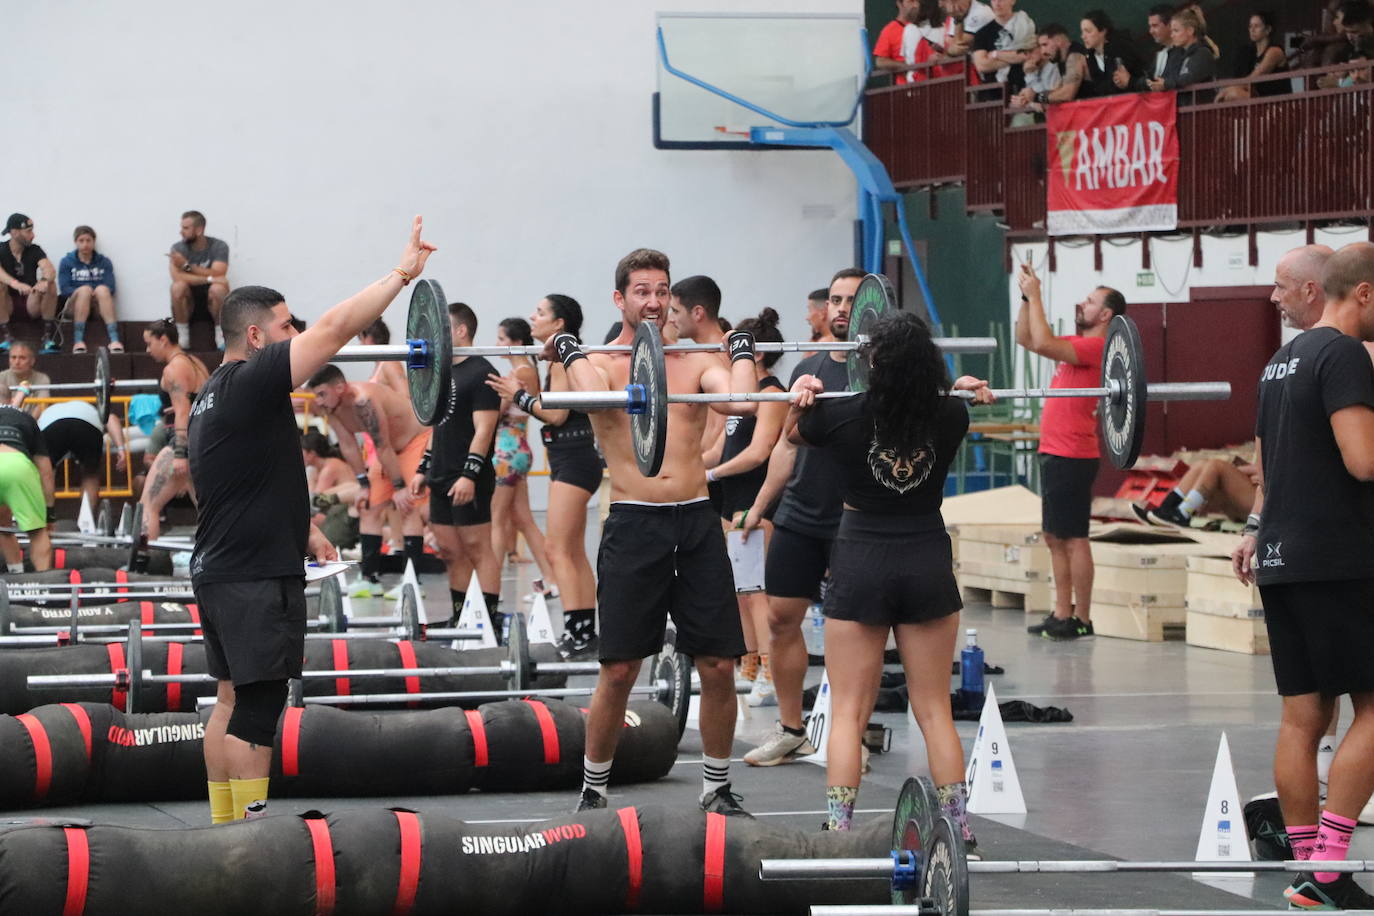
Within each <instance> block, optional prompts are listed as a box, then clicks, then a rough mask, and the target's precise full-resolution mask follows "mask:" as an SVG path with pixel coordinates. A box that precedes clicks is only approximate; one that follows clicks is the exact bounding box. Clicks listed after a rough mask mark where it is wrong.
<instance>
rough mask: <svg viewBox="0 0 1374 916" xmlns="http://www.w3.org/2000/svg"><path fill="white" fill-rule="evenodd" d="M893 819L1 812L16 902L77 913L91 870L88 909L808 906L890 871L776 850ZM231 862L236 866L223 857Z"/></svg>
mask: <svg viewBox="0 0 1374 916" xmlns="http://www.w3.org/2000/svg"><path fill="white" fill-rule="evenodd" d="M891 830H892V828H891V822H890V820H889V819H886V818H881V819H875V820H874V821H872V822H871V823H869V824H866V825H864V826H863V827H861V828H860V829H858V830H856V831H854V832H852V833H820V832H817V833H801V832H797V831H787V830H780V829H776V828H771V827H768V826H766V825H764V824H762V823H761V822H759V821H752V820H747V819H744V818H725V817H722V816H720V815H703V814H702V813H701V812H700V811H696V810H693V809H691V808H687V807H683V808H679V809H673V810H666V809H662V808H623V809H620V810H602V811H587V812H583V813H581V814H578V815H574V816H570V817H565V818H557V819H554V820H551V821H543V822H539V823H537V824H531V825H509V824H507V825H485V824H483V825H475V824H466V823H464V822H462V821H459V820H457V819H455V818H451V817H447V816H444V815H439V814H417V813H414V812H409V811H402V810H387V809H351V810H346V811H341V812H338V813H335V814H327V815H322V814H320V813H319V812H307V813H306V814H304V815H301V816H296V815H281V816H272V817H265V818H259V819H257V820H252V821H237V822H234V823H232V824H224V825H220V826H215V827H200V828H189V829H179V830H155V829H146V828H145V829H139V828H130V827H111V826H90V827H86V826H80V825H74V826H68V825H63V824H57V823H53V822H50V821H44V822H34V823H27V824H25V823H16V824H11V825H6V826H3V827H0V903H3V904H4V905H5V908H6V912H16V913H19V912H22V913H35V914H38V913H61V912H63V911H64V907H65V906H66V905H67V904H68V888H69V887H77V888H79V887H81V886H83V884H84V886H85V888H86V893H85V899H84V901H76V902H77V903H78V904H79V909H80V910H81V911H82V912H84V913H85V914H86V916H106V914H124V913H129V912H146V913H153V912H157V913H196V914H197V916H220V914H224V916H231V914H240V913H245V912H252V913H255V914H259V916H297V914H299V916H309V914H314V913H318V912H325V911H330V912H333V913H336V914H339V916H351V914H359V916H361V914H372V913H391V912H402V913H410V914H414V916H428V914H434V916H441V914H442V916H450V914H452V913H454V912H472V913H482V914H505V913H510V914H522V916H523V914H531V913H621V912H630V911H643V912H651V913H701V912H722V913H796V914H802V913H806V912H807V911H808V908H809V907H810V906H811V905H812V904H827V903H880V902H886V900H887V899H888V882H887V881H886V880H882V879H870V880H862V881H854V880H831V881H814V882H806V881H782V882H779V881H770V882H766V883H765V882H764V881H762V880H761V879H760V878H759V876H758V869H759V861H760V860H761V859H764V858H796V857H808V858H841V857H845V858H847V857H877V856H883V855H885V854H886V853H887V847H888V842H889V838H890V835H891ZM708 832H709V833H710V834H711V835H712V837H713V838H714V840H713V841H712V842H710V843H708V841H707V835H708ZM708 847H709V849H710V852H709V853H708ZM83 849H84V850H87V851H88V855H89V867H88V869H87V870H86V873H85V874H84V875H83V874H81V873H80V872H79V871H78V872H77V873H75V874H73V873H71V872H70V866H69V863H71V862H75V863H76V864H77V868H78V869H79V868H80V865H81V864H82V862H83V860H84V857H83V856H82V855H80V854H79V853H80V851H81V850H83ZM73 850H75V851H76V852H77V853H78V854H76V855H73V854H72V852H73ZM636 851H638V854H639V855H638V857H637V858H636V856H635V852H636ZM216 862H218V863H226V862H231V863H233V867H232V868H228V867H218V868H217V867H208V866H207V863H216ZM636 864H637V867H636ZM331 873H332V874H331ZM708 873H711V874H719V878H718V879H714V880H713V879H708V878H707V877H706V876H707V874H708ZM83 877H84V878H85V879H86V880H85V881H84V882H83V881H82V878H83ZM636 879H637V886H636V884H635V880H636ZM455 908H457V909H455Z"/></svg>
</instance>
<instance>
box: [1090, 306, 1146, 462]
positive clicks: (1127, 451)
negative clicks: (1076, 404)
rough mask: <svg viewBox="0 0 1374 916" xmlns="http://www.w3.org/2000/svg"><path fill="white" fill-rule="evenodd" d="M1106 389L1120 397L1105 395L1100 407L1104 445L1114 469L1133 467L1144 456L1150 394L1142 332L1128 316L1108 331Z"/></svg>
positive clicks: (1104, 367) (1104, 358) (1104, 355)
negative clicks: (1142, 454) (1142, 447)
mask: <svg viewBox="0 0 1374 916" xmlns="http://www.w3.org/2000/svg"><path fill="white" fill-rule="evenodd" d="M1102 387H1103V388H1116V394H1115V395H1111V394H1108V395H1104V396H1103V397H1102V400H1101V402H1100V403H1099V404H1098V407H1097V419H1098V423H1099V425H1100V426H1101V429H1102V442H1103V444H1104V445H1106V447H1107V457H1108V458H1110V459H1111V462H1112V466H1113V467H1116V468H1120V469H1125V468H1129V467H1131V466H1133V465H1134V464H1135V460H1136V458H1138V457H1140V446H1141V443H1142V442H1143V441H1144V439H1145V404H1146V401H1147V399H1148V396H1149V395H1148V388H1147V386H1146V381H1145V350H1144V348H1143V347H1142V346H1141V343H1140V331H1139V330H1138V329H1137V328H1136V326H1135V322H1134V321H1132V320H1131V319H1129V318H1127V317H1126V316H1125V315H1117V316H1116V317H1115V318H1113V319H1112V323H1111V325H1110V326H1109V327H1108V328H1107V345H1106V349H1105V350H1104V351H1103V353H1102Z"/></svg>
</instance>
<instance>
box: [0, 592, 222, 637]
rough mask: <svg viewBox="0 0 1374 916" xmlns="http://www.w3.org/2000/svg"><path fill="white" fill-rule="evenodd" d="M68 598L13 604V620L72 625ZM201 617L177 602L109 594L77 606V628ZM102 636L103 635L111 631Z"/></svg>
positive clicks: (32, 624)
mask: <svg viewBox="0 0 1374 916" xmlns="http://www.w3.org/2000/svg"><path fill="white" fill-rule="evenodd" d="M188 587H189V586H188ZM68 601H69V599H68V600H64V601H62V602H61V603H57V602H54V603H52V604H49V605H48V606H46V607H45V606H43V605H41V604H11V605H10V622H11V623H12V624H13V625H14V626H15V627H62V626H65V627H70V626H71V622H72V611H71V606H70V604H69V603H68ZM101 602H103V603H101ZM198 617H199V615H198V614H197V615H196V617H192V615H191V611H190V609H189V608H187V606H186V605H185V604H182V603H181V602H178V601H119V600H118V599H115V598H110V597H107V596H101V597H99V598H96V599H95V600H94V601H92V600H91V599H87V598H86V597H84V596H83V597H82V599H81V606H80V607H79V608H77V609H76V620H77V624H76V625H77V627H78V629H79V628H80V627H83V626H86V625H102V626H109V625H115V626H118V625H121V624H126V623H128V622H129V621H131V620H138V621H141V622H143V623H193V622H195V621H196V619H198ZM100 635H101V636H102V637H104V636H108V635H110V634H105V633H102V634H100Z"/></svg>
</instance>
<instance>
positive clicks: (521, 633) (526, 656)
mask: <svg viewBox="0 0 1374 916" xmlns="http://www.w3.org/2000/svg"><path fill="white" fill-rule="evenodd" d="M506 658H507V659H509V660H510V663H511V666H512V675H511V680H510V689H511V690H529V689H530V684H531V682H532V681H533V680H534V678H533V676H532V674H533V673H532V671H531V670H530V669H531V667H532V666H531V665H530V634H529V629H528V627H527V625H526V623H525V615H524V614H521V613H520V612H519V611H516V612H515V613H514V614H511V615H510V630H509V631H508V632H507V635H506Z"/></svg>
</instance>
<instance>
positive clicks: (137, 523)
mask: <svg viewBox="0 0 1374 916" xmlns="http://www.w3.org/2000/svg"><path fill="white" fill-rule="evenodd" d="M146 537H147V535H145V534H144V533H143V503H134V514H133V515H131V516H129V561H128V563H127V564H126V565H125V567H124V568H125V569H127V570H128V571H129V572H143V571H144V562H143V560H144V558H143V541H144V539H145V538H146Z"/></svg>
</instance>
